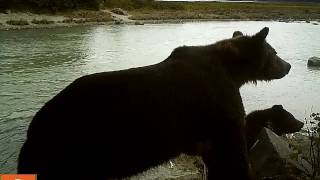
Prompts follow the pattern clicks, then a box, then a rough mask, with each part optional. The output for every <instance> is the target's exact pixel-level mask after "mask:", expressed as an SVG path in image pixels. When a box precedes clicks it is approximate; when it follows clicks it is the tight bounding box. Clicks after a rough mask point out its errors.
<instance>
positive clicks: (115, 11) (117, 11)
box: [111, 8, 128, 16]
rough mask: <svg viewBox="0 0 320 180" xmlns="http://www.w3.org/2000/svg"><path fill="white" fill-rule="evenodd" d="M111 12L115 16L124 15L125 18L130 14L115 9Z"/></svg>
mask: <svg viewBox="0 0 320 180" xmlns="http://www.w3.org/2000/svg"><path fill="white" fill-rule="evenodd" d="M111 12H113V13H115V14H119V15H124V16H128V12H127V11H125V10H123V9H121V8H114V9H112V10H111Z"/></svg>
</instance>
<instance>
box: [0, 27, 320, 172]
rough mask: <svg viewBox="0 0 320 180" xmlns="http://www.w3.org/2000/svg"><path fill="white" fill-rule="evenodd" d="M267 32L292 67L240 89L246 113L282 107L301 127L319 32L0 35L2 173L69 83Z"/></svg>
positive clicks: (315, 91) (318, 72) (317, 103)
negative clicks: (184, 48) (185, 48)
mask: <svg viewBox="0 0 320 180" xmlns="http://www.w3.org/2000/svg"><path fill="white" fill-rule="evenodd" d="M265 26H268V27H270V33H269V36H268V37H267V40H268V42H269V43H270V44H271V45H273V47H275V49H276V50H277V52H278V55H279V56H280V57H282V58H283V59H285V60H287V61H288V62H290V63H291V65H292V70H291V72H290V73H289V75H287V76H286V77H285V78H283V79H281V80H275V81H272V82H268V83H267V82H259V83H258V84H257V85H253V84H248V85H245V86H243V87H242V88H241V94H242V97H243V101H244V105H245V108H246V111H247V112H250V111H252V110H255V109H263V108H268V107H271V106H272V105H273V104H282V105H283V106H284V107H285V108H286V109H287V110H289V111H290V112H292V113H293V114H294V115H295V116H296V117H298V118H299V119H300V120H303V119H304V117H306V116H308V114H309V113H310V112H315V111H317V112H320V96H319V92H320V69H309V68H307V66H306V64H307V59H308V58H309V57H311V56H320V36H319V34H320V28H319V27H320V26H316V25H312V24H309V23H282V22H261V21H260V22H258V21H256V22H251V21H246V22H241V21H239V22H232V21H230V22H219V21H218V22H198V23H184V24H155V25H144V26H133V25H121V26H116V25H115V26H112V25H109V26H103V25H99V26H77V27H61V28H52V29H24V30H10V31H0V173H13V172H15V171H16V161H17V157H18V152H19V149H20V147H21V145H22V143H23V141H24V140H25V135H26V130H27V127H28V125H29V123H30V121H31V119H32V117H33V115H34V114H35V112H36V111H37V110H38V109H39V108H40V107H41V106H42V105H43V104H44V103H45V102H46V101H48V100H49V99H50V98H51V97H52V96H54V95H55V94H56V93H57V92H59V91H60V90H62V89H63V88H64V87H65V86H66V85H68V84H69V83H70V82H72V81H73V80H74V79H76V78H78V77H80V76H82V75H86V74H90V73H95V72H101V71H113V70H120V69H126V68H131V67H138V66H144V65H149V64H154V63H157V62H160V61H162V60H164V59H165V58H166V57H167V56H168V55H169V54H170V52H171V51H172V50H173V49H174V48H175V47H177V46H181V45H204V44H210V43H214V42H215V41H218V40H221V39H225V38H229V37H231V35H232V33H233V31H234V30H242V31H243V32H244V33H246V34H253V33H256V32H258V31H259V30H260V29H261V28H262V27H265Z"/></svg>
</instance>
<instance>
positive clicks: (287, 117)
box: [246, 105, 304, 149]
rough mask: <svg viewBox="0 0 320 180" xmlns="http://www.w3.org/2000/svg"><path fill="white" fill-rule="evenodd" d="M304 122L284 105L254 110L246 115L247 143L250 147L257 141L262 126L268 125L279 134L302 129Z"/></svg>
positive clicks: (267, 126)
mask: <svg viewBox="0 0 320 180" xmlns="http://www.w3.org/2000/svg"><path fill="white" fill-rule="evenodd" d="M303 125H304V123H303V122H301V121H299V120H297V119H296V118H295V117H294V116H293V115H292V114H291V113H290V112H288V111H286V110H285V109H284V108H283V106H282V105H274V106H272V107H271V108H268V109H264V110H257V111H253V112H251V113H250V114H248V115H247V116H246V133H247V145H248V148H249V149H250V148H251V147H252V146H253V144H254V143H255V142H256V140H257V137H258V135H259V133H260V132H261V130H262V128H264V127H266V128H269V129H271V130H272V131H273V132H275V133H276V134H277V135H278V136H281V135H284V134H289V133H295V132H298V131H300V130H301V128H302V127H303Z"/></svg>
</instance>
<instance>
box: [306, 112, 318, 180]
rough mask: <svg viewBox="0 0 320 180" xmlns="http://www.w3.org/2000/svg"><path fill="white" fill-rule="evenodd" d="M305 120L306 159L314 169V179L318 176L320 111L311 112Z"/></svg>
mask: <svg viewBox="0 0 320 180" xmlns="http://www.w3.org/2000/svg"><path fill="white" fill-rule="evenodd" d="M305 121H306V125H307V133H308V138H309V141H310V145H309V149H308V153H309V154H308V161H309V162H310V164H311V165H312V167H313V169H314V172H313V175H312V179H315V178H316V177H317V176H320V113H312V114H311V115H310V117H309V118H308V119H306V120H305Z"/></svg>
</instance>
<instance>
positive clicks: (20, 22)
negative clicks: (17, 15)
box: [6, 19, 29, 26]
mask: <svg viewBox="0 0 320 180" xmlns="http://www.w3.org/2000/svg"><path fill="white" fill-rule="evenodd" d="M6 23H7V24H9V25H15V26H25V25H29V22H28V21H26V20H24V19H20V20H9V21H7V22H6Z"/></svg>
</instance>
